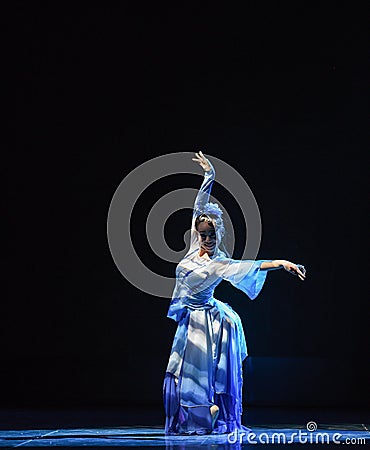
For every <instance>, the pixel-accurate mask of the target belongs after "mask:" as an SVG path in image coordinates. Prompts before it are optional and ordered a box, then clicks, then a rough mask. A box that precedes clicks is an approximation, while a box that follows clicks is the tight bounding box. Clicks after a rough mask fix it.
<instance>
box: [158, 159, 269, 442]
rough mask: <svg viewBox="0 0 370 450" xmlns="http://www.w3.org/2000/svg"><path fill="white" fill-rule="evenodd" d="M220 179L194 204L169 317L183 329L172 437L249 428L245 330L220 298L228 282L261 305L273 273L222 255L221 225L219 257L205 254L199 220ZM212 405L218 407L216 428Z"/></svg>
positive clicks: (173, 387) (176, 349)
mask: <svg viewBox="0 0 370 450" xmlns="http://www.w3.org/2000/svg"><path fill="white" fill-rule="evenodd" d="M214 177H215V171H214V169H213V167H211V170H210V171H208V172H205V175H204V181H203V183H202V186H201V188H200V191H199V193H198V195H197V198H196V201H195V205H194V211H193V219H192V226H191V242H190V248H189V251H188V253H187V254H186V255H185V257H184V258H183V259H182V260H181V261H180V263H179V264H178V266H177V268H176V285H175V289H174V292H173V295H172V301H171V304H170V307H169V311H168V317H169V318H171V319H173V320H175V321H176V322H178V327H177V331H176V334H175V338H174V341H173V346H172V350H171V354H170V358H169V362H168V366H167V370H166V376H165V380H164V386H163V400H164V406H165V413H166V424H165V432H166V434H192V433H197V434H204V433H210V432H212V433H230V432H233V431H236V430H240V431H243V430H244V431H245V430H247V429H246V428H245V427H243V425H242V424H241V416H242V384H243V374H242V361H243V360H244V359H245V358H246V356H247V346H246V341H245V336H244V331H243V327H242V324H241V321H240V318H239V316H238V314H237V313H236V312H235V311H233V309H232V308H231V307H230V306H229V305H227V304H226V303H223V302H221V301H219V300H217V299H215V298H214V297H213V293H214V289H215V288H216V286H217V285H218V284H219V283H220V282H221V281H222V280H227V281H229V282H230V283H231V284H232V285H234V286H235V287H237V288H238V289H240V290H242V291H243V292H244V293H246V294H247V295H248V297H249V298H250V299H252V300H253V299H255V298H256V297H257V295H258V294H259V292H260V290H261V289H262V286H263V284H264V282H265V279H266V275H267V270H262V269H261V268H260V266H261V264H262V262H263V261H267V260H263V261H262V260H259V261H252V260H234V259H231V258H228V257H227V256H226V255H225V254H224V253H223V252H222V251H221V250H220V249H219V244H220V241H221V238H222V235H221V233H220V230H219V229H217V221H216V222H215V223H214V225H215V229H216V240H217V244H218V245H217V247H216V250H215V253H214V255H213V256H212V257H205V256H199V241H198V232H197V230H196V227H195V219H196V218H197V217H198V216H199V215H200V214H202V213H203V212H205V211H207V209H209V205H210V204H209V203H208V201H209V196H210V192H211V188H212V184H213V181H214ZM211 205H212V204H211ZM206 256H207V255H206ZM269 261H270V260H269ZM212 405H217V406H218V407H219V415H218V418H217V420H216V422H215V423H214V424H212V416H211V412H210V407H211V406H212Z"/></svg>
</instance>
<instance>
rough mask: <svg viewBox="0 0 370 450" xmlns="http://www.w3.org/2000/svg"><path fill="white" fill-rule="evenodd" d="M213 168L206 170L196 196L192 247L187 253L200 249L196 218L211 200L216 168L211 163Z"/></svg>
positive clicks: (192, 226) (191, 238)
mask: <svg viewBox="0 0 370 450" xmlns="http://www.w3.org/2000/svg"><path fill="white" fill-rule="evenodd" d="M210 166H211V170H209V171H208V172H204V179H203V182H202V185H201V186H200V189H199V191H198V194H197V196H196V198H195V202H194V207H193V217H192V222H191V233H190V247H189V250H188V252H187V255H189V254H190V253H193V252H194V251H195V250H198V249H199V243H198V236H197V232H196V228H195V219H196V218H197V217H198V216H199V215H200V214H202V212H203V211H204V207H205V206H206V204H207V203H208V201H209V197H210V195H211V190H212V185H213V182H214V179H215V169H214V168H213V166H212V164H211V163H210Z"/></svg>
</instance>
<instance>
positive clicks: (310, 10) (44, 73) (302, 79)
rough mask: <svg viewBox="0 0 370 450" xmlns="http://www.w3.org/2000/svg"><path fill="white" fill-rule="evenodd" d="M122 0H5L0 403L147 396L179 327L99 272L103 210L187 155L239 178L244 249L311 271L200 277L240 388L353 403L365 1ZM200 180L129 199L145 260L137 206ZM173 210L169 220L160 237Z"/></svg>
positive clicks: (178, 240)
mask: <svg viewBox="0 0 370 450" xmlns="http://www.w3.org/2000/svg"><path fill="white" fill-rule="evenodd" d="M128 3H129V2H117V3H113V2H112V3H107V2H99V3H98V4H95V5H98V6H94V4H89V3H85V4H84V3H81V2H80V3H79V2H75V3H72V2H71V3H68V2H67V3H65V2H15V3H14V4H15V5H16V10H15V11H14V13H13V14H11V15H9V23H10V24H11V31H9V35H8V36H9V43H10V44H9V48H10V51H11V55H12V65H11V67H12V68H15V69H16V75H15V80H16V92H15V96H13V101H14V103H15V106H16V116H15V117H14V119H11V120H12V125H13V126H14V129H15V131H14V132H13V134H12V137H13V139H12V141H13V144H14V148H15V150H12V151H11V152H9V155H8V156H9V159H8V160H7V164H6V167H7V172H8V174H9V183H8V186H9V188H8V199H9V200H8V213H7V214H6V218H7V219H8V222H9V223H10V230H9V234H8V235H7V236H6V241H7V243H8V247H9V255H8V257H7V259H6V265H7V267H8V269H9V275H8V284H9V288H8V301H7V302H3V307H2V311H3V315H2V327H1V328H2V331H3V333H4V335H3V339H2V364H1V374H2V378H3V382H2V384H1V387H2V393H1V403H2V405H3V406H5V407H7V406H45V405H48V406H70V405H78V406H81V405H83V406H99V405H117V406H130V405H139V406H140V405H152V406H158V405H160V404H161V400H162V399H161V394H162V378H163V375H164V372H165V368H166V363H167V359H168V356H169V351H170V347H171V343H172V338H173V335H174V332H175V328H176V324H175V323H174V322H172V321H171V320H170V319H167V318H166V314H167V308H168V304H169V301H168V300H166V299H161V298H157V297H153V296H150V295H148V294H145V293H143V292H141V291H139V290H138V289H136V288H135V287H133V286H132V285H130V284H129V283H128V282H127V281H126V280H125V279H124V278H123V276H122V275H121V274H120V272H119V271H118V269H117V268H116V266H115V264H114V262H113V260H112V257H111V255H110V251H109V248H108V242H107V238H106V221H107V214H108V208H109V205H110V201H111V199H112V196H113V194H114V192H115V190H116V189H117V187H118V185H119V184H120V182H121V181H122V179H123V178H124V177H125V176H126V175H128V174H129V173H130V171H132V170H133V169H135V168H136V167H137V166H138V165H139V164H141V163H144V162H145V161H147V160H148V159H150V158H153V157H156V156H159V155H164V154H167V153H172V152H182V151H198V150H202V151H203V152H204V153H205V154H206V155H209V156H210V157H212V156H215V157H217V158H220V159H222V160H224V161H225V162H227V163H228V164H230V165H231V166H233V167H235V168H236V169H237V170H238V171H239V172H240V174H241V175H242V176H243V177H244V178H245V180H246V181H247V182H248V184H249V186H250V187H251V189H252V191H253V193H254V195H255V197H256V199H257V202H258V205H259V208H260V212H261V217H262V225H263V236H262V243H261V247H260V251H259V254H258V257H257V258H258V259H275V258H283V259H289V260H291V261H294V262H299V263H302V264H304V265H305V266H306V268H307V271H308V274H307V280H306V281H305V282H304V283H302V282H300V281H299V280H298V279H296V278H294V277H292V276H290V275H289V274H287V273H286V272H284V271H274V272H270V273H269V274H268V279H267V282H266V284H265V286H264V288H263V291H262V293H261V294H260V296H259V297H258V298H257V299H256V300H255V301H254V302H252V301H250V300H249V299H248V298H247V297H246V296H245V295H244V294H242V293H241V292H240V291H237V290H236V289H235V288H233V287H232V286H231V285H228V284H227V283H222V284H221V285H220V286H219V287H218V288H217V291H216V296H217V298H219V299H221V300H224V301H226V302H228V303H230V304H231V305H232V306H233V308H234V309H235V310H236V311H237V312H238V313H239V314H240V316H241V318H242V321H243V325H244V328H245V332H246V337H247V343H248V347H249V353H250V357H249V358H248V359H247V362H246V364H245V389H244V391H245V392H244V394H245V400H246V402H247V403H248V404H250V405H300V406H309V405H321V406H365V405H367V404H368V401H369V383H368V380H369V378H370V377H369V375H370V370H369V364H368V362H369V358H368V342H369V326H368V318H369V308H368V299H367V295H366V291H365V284H366V281H367V279H368V251H367V248H366V244H367V241H366V235H367V230H368V215H367V213H366V212H367V211H366V204H367V179H366V175H367V174H366V172H367V171H366V165H367V164H366V162H367V158H366V157H365V156H361V154H362V153H361V152H364V150H365V149H366V146H365V144H366V137H367V133H366V128H367V127H366V124H367V108H366V93H367V92H366V91H367V90H366V82H367V70H366V56H365V55H366V51H365V49H366V46H367V45H366V44H367V39H366V32H365V30H366V27H365V17H366V14H364V12H363V11H360V10H359V9H358V10H357V9H356V7H355V6H353V4H351V5H350V6H349V4H348V3H347V4H343V6H341V5H340V4H339V2H338V3H336V2H335V3H334V2H333V3H331V2H325V6H323V4H322V2H321V3H317V6H316V7H315V6H313V5H311V4H309V3H308V2H298V3H297V4H295V6H294V8H293V7H291V6H287V5H286V6H282V5H277V4H274V5H270V4H265V3H263V2H259V3H258V2H246V3H245V6H246V9H244V10H243V11H241V10H240V11H238V10H236V9H235V10H229V11H222V10H213V9H212V8H214V7H212V8H210V9H208V8H207V7H206V6H205V5H203V7H200V6H197V7H194V9H192V7H191V6H189V5H187V6H185V5H183V6H174V5H172V6H171V7H168V9H165V7H164V6H163V7H162V9H161V10H160V11H159V10H157V9H155V8H154V6H151V8H150V9H145V8H144V7H142V8H139V7H137V8H136V9H135V8H134V7H133V6H131V7H128V6H126V5H127V4H128ZM257 4H258V5H257ZM179 169H180V168H179ZM200 175H201V170H200V168H199V176H198V177H197V176H195V175H173V176H169V177H167V178H166V179H163V180H160V181H158V182H156V183H155V184H153V185H152V186H151V187H150V188H149V189H147V190H146V191H145V192H144V193H143V195H142V197H141V198H140V199H139V200H138V204H137V205H136V208H135V210H134V214H133V223H134V226H133V239H134V242H135V245H136V247H137V251H138V253H139V254H140V256H141V257H142V258H143V260H144V261H145V263H146V265H147V266H148V267H150V268H152V270H155V271H158V272H159V273H161V274H164V275H167V276H169V275H171V274H173V273H174V269H175V265H174V264H170V263H165V262H163V261H160V260H159V259H158V258H157V257H155V256H154V255H153V254H152V253H151V251H150V249H149V247H148V244H147V242H146V239H145V233H144V231H145V229H144V225H145V218H146V216H147V214H148V212H149V210H150V208H151V206H152V205H153V203H154V202H155V201H157V200H158V199H159V198H160V197H161V196H163V195H165V194H166V193H168V192H171V191H172V190H173V189H176V188H179V187H193V188H198V187H199V186H200V183H201V180H202V179H201V176H200ZM213 194H214V195H216V196H218V197H219V199H220V200H221V201H222V202H226V204H229V205H230V210H229V214H230V215H231V216H232V218H233V221H234V224H235V228H236V230H239V233H240V234H238V238H239V239H240V240H238V241H237V249H236V254H235V255H234V256H236V257H238V256H239V257H240V255H238V252H240V249H241V248H242V247H243V244H244V239H245V233H244V229H243V222H242V218H241V214H240V211H238V209H237V207H236V205H235V203H233V200H232V198H231V196H230V194H229V193H227V192H225V191H224V190H223V189H222V187H221V186H219V185H217V184H215V186H214V191H213ZM189 218H190V216H189V211H184V212H183V213H177V214H174V215H173V216H171V217H170V218H169V221H168V225H170V224H176V226H177V227H178V229H177V231H178V234H176V235H173V234H171V233H170V232H169V231H168V230H169V227H167V228H166V229H167V231H168V235H167V237H168V240H169V242H170V244H171V245H172V247H173V248H174V249H177V250H179V249H180V248H181V245H182V237H183V232H184V231H185V230H186V229H187V227H188V225H189Z"/></svg>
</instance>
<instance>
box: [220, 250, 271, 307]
mask: <svg viewBox="0 0 370 450" xmlns="http://www.w3.org/2000/svg"><path fill="white" fill-rule="evenodd" d="M267 261H268V262H271V260H258V261H253V260H236V259H231V258H225V260H224V261H223V263H222V268H221V271H220V276H221V278H222V279H224V280H226V281H229V282H230V283H231V284H232V285H233V286H235V287H236V288H238V289H240V290H241V291H243V292H244V293H245V294H247V295H248V297H249V298H250V299H251V300H254V299H255V298H256V297H257V296H258V294H259V293H260V292H261V289H262V287H263V285H264V283H265V280H266V276H267V272H268V271H267V270H262V269H261V264H262V263H263V262H267Z"/></svg>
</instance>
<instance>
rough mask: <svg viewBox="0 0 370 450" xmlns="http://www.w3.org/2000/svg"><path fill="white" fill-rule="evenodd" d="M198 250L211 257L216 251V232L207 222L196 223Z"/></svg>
mask: <svg viewBox="0 0 370 450" xmlns="http://www.w3.org/2000/svg"><path fill="white" fill-rule="evenodd" d="M197 230H198V232H199V245H200V248H201V249H203V250H204V251H206V252H207V253H208V254H209V255H212V254H213V253H214V251H215V249H216V231H215V229H214V228H213V226H212V225H210V224H209V223H208V222H200V223H198V226H197Z"/></svg>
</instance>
